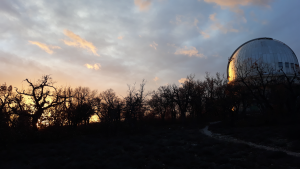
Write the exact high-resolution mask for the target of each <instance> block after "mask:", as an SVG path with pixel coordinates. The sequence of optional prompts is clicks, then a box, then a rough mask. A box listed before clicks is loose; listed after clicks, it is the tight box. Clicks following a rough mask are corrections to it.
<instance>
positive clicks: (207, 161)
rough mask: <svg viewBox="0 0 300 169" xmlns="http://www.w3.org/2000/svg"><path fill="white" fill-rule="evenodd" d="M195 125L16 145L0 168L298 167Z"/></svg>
mask: <svg viewBox="0 0 300 169" xmlns="http://www.w3.org/2000/svg"><path fill="white" fill-rule="evenodd" d="M200 128H201V127H199V126H190V127H188V126H184V127H183V126H181V125H167V126H159V127H151V128H147V130H146V129H145V130H144V132H132V133H119V134H116V135H110V136H107V135H103V134H101V133H98V132H95V133H89V134H80V135H76V136H73V137H71V138H65V139H59V140H55V141H40V142H39V141H36V142H34V143H30V142H26V143H15V144H10V145H7V146H6V147H5V148H3V149H1V150H0V157H1V158H0V168H7V169H9V168H72V169H74V168H166V169H167V168H224V169H225V168H228V169H233V168H236V169H238V168H251V169H252V168H284V169H286V168H298V167H299V166H300V159H299V158H298V157H292V156H289V155H287V154H285V153H282V152H272V151H265V150H260V149H256V148H251V147H249V146H247V145H243V144H235V143H229V142H222V141H219V140H216V139H214V138H210V137H207V136H205V135H203V134H201V132H200Z"/></svg>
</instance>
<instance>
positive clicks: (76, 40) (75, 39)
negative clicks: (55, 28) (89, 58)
mask: <svg viewBox="0 0 300 169" xmlns="http://www.w3.org/2000/svg"><path fill="white" fill-rule="evenodd" d="M64 34H65V35H66V36H68V37H69V38H70V39H72V41H68V40H63V42H64V43H65V44H66V45H68V46H75V47H79V48H84V49H87V50H89V51H90V52H92V53H93V54H94V55H96V56H99V54H98V53H97V50H98V49H97V48H96V47H95V46H94V45H93V43H91V42H88V41H86V40H85V39H82V38H81V37H80V36H78V35H76V34H74V33H73V32H71V31H69V30H67V29H65V30H64Z"/></svg>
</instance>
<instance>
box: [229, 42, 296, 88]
mask: <svg viewBox="0 0 300 169" xmlns="http://www.w3.org/2000/svg"><path fill="white" fill-rule="evenodd" d="M257 63H263V65H269V66H271V67H272V69H273V70H274V71H276V72H280V71H283V72H284V73H286V74H287V75H291V76H292V75H293V74H294V72H295V70H297V71H298V69H299V62H298V59H297V56H296V54H295V53H294V52H293V50H292V49H291V48H290V47H289V46H288V45H286V44H285V43H283V42H281V41H278V40H275V39H272V38H257V39H253V40H250V41H248V42H246V43H244V44H242V45H241V46H239V47H238V48H237V49H236V50H235V51H234V52H233V54H232V55H231V57H230V58H229V61H228V65H227V78H228V80H229V82H230V81H234V80H235V79H236V78H238V74H237V71H240V70H241V68H239V67H242V66H241V65H247V64H248V65H249V64H257Z"/></svg>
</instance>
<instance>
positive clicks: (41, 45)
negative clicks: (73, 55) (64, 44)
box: [28, 41, 61, 54]
mask: <svg viewBox="0 0 300 169" xmlns="http://www.w3.org/2000/svg"><path fill="white" fill-rule="evenodd" d="M28 42H29V43H31V44H33V45H37V46H38V47H40V48H41V49H43V50H44V51H45V52H47V53H49V54H53V50H51V49H61V48H60V47H59V46H51V45H46V44H44V43H41V42H37V41H28Z"/></svg>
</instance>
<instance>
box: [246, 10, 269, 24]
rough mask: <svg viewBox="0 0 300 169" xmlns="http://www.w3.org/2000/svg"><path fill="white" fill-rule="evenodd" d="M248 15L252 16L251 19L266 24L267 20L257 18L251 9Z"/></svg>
mask: <svg viewBox="0 0 300 169" xmlns="http://www.w3.org/2000/svg"><path fill="white" fill-rule="evenodd" d="M250 16H251V17H252V19H253V20H254V21H255V22H258V23H260V24H262V25H267V24H268V21H265V20H260V19H258V18H257V16H256V15H255V13H254V12H253V11H251V13H250Z"/></svg>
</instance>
